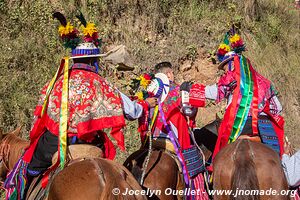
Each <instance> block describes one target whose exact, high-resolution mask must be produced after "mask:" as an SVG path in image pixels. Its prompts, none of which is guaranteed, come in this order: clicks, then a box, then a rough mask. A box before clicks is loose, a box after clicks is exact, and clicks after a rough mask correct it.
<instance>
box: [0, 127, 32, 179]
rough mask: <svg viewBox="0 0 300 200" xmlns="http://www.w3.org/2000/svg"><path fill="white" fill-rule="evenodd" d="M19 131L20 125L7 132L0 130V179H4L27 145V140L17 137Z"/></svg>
mask: <svg viewBox="0 0 300 200" xmlns="http://www.w3.org/2000/svg"><path fill="white" fill-rule="evenodd" d="M20 131H21V127H20V128H17V129H16V130H14V131H12V132H10V133H7V134H2V132H0V160H1V163H0V178H1V181H4V180H5V178H6V174H7V173H8V172H9V171H10V170H11V169H13V167H14V165H15V164H16V163H17V161H18V160H19V158H20V157H21V155H22V153H23V151H24V149H25V148H26V147H27V146H28V145H29V141H27V140H25V139H22V138H20V137H19V135H20Z"/></svg>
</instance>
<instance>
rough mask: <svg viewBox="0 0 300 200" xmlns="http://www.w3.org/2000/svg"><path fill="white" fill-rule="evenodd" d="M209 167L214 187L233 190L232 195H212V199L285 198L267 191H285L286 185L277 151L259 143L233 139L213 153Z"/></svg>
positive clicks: (261, 199)
mask: <svg viewBox="0 0 300 200" xmlns="http://www.w3.org/2000/svg"><path fill="white" fill-rule="evenodd" d="M213 166H214V172H213V184H214V189H215V190H232V191H233V193H232V194H233V195H225V194H223V195H215V196H214V199H215V200H229V199H230V200H231V199H236V200H269V199H272V200H285V199H289V196H287V195H286V196H285V195H270V192H271V191H273V192H274V193H275V192H276V193H277V192H279V193H280V192H281V191H283V190H288V184H287V181H286V178H285V175H284V172H283V169H282V167H281V161H280V158H279V156H278V154H277V153H276V152H275V151H273V150H272V149H271V148H269V147H267V146H266V145H264V144H262V143H258V142H252V141H249V140H244V139H241V140H237V141H236V142H234V143H232V144H229V145H227V146H226V147H224V148H223V149H222V150H221V151H220V152H219V153H218V154H217V156H216V157H215V159H214V161H213ZM258 191H259V192H258ZM249 192H251V193H250V195H249ZM283 192H284V191H283ZM243 193H244V194H248V195H243ZM257 193H259V194H258V195H257ZM271 193H272V192H271ZM251 194H252V195H251ZM254 194H255V195H254Z"/></svg>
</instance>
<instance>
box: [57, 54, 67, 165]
mask: <svg viewBox="0 0 300 200" xmlns="http://www.w3.org/2000/svg"><path fill="white" fill-rule="evenodd" d="M64 60H65V62H64V63H65V65H64V74H63V78H64V79H63V86H62V97H61V106H60V120H59V159H60V168H61V169H63V168H64V166H65V160H66V153H67V131H68V93H69V58H68V57H65V58H64Z"/></svg>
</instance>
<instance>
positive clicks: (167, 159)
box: [123, 148, 185, 200]
mask: <svg viewBox="0 0 300 200" xmlns="http://www.w3.org/2000/svg"><path fill="white" fill-rule="evenodd" d="M148 151H149V150H148V149H147V148H141V149H139V150H137V151H136V152H134V153H133V154H131V155H130V156H129V157H128V158H127V159H126V161H125V162H124V164H123V165H124V166H125V167H126V168H127V169H128V170H129V171H130V172H131V173H132V174H133V175H134V177H135V178H136V179H137V180H138V181H139V182H140V184H141V186H142V187H143V189H145V190H146V191H152V193H151V192H149V193H148V194H147V197H148V199H153V200H157V199H160V200H175V199H182V198H183V197H182V196H179V195H176V194H174V195H167V193H166V192H165V191H166V189H167V188H170V189H172V191H175V190H177V191H178V190H183V189H184V188H185V185H184V181H183V179H182V174H181V172H180V170H179V167H178V164H177V162H176V161H175V159H174V156H173V155H172V154H171V153H169V152H168V151H167V150H164V149H158V148H154V149H153V150H152V151H151V154H150V157H148V156H147V155H148ZM147 157H148V158H147ZM147 159H148V160H149V163H148V165H147V167H146V168H145V169H144V163H145V162H147ZM143 171H145V176H144V180H143V182H142V183H141V180H142V174H143Z"/></svg>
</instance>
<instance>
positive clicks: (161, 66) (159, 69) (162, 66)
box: [154, 62, 172, 74]
mask: <svg viewBox="0 0 300 200" xmlns="http://www.w3.org/2000/svg"><path fill="white" fill-rule="evenodd" d="M169 69H172V64H171V63H170V62H161V63H158V64H156V65H155V66H154V70H155V73H164V74H166V72H167V71H168V70H169Z"/></svg>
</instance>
